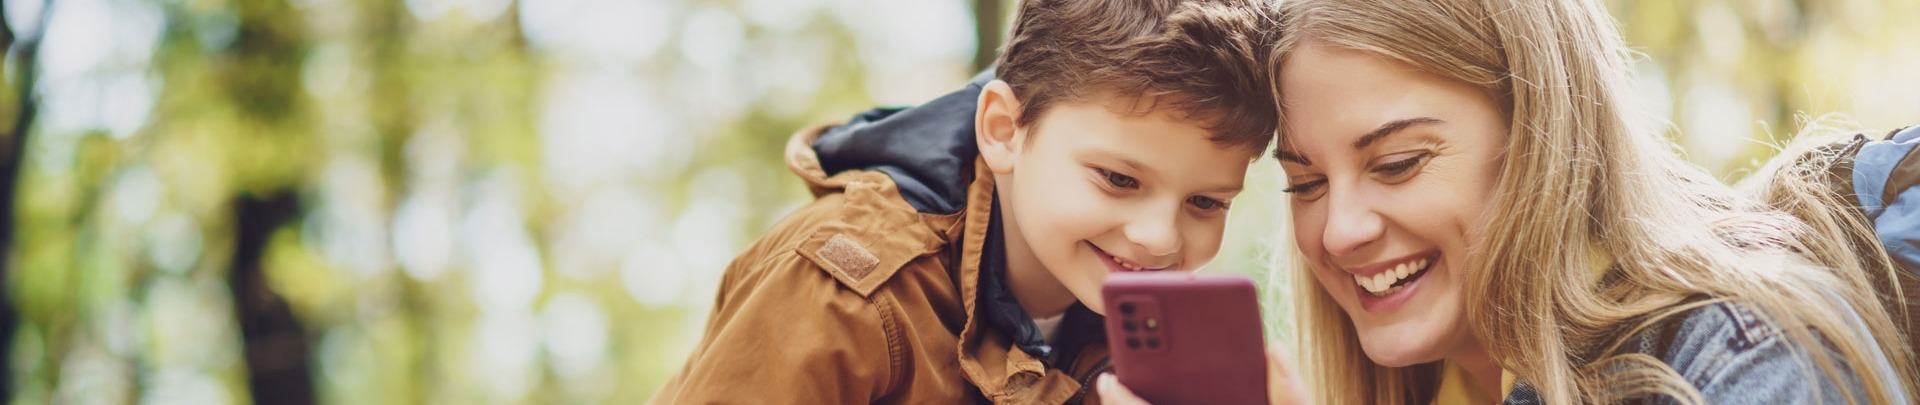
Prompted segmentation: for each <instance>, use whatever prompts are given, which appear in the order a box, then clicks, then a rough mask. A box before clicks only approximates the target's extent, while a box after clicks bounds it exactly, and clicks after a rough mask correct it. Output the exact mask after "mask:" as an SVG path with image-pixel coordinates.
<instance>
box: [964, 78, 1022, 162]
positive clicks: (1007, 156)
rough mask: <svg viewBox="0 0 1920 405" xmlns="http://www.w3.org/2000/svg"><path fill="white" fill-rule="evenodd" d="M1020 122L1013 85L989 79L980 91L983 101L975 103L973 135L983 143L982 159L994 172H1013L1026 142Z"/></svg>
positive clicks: (1018, 101) (1018, 106)
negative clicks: (1021, 148)
mask: <svg viewBox="0 0 1920 405" xmlns="http://www.w3.org/2000/svg"><path fill="white" fill-rule="evenodd" d="M1019 122H1020V98H1019V97H1016V96H1014V94H1013V86H1010V85H1007V82H1003V81H1000V80H994V81H991V82H987V85H986V86H985V88H982V89H981V90H980V102H979V103H975V104H974V112H973V137H974V142H975V143H977V144H979V146H980V158H981V159H983V160H985V161H986V163H987V168H988V169H991V170H993V173H994V174H1002V175H1004V174H1008V173H1012V172H1013V162H1014V160H1016V159H1015V158H1016V157H1018V156H1019V155H1020V147H1021V146H1022V145H1021V144H1022V143H1024V142H1023V141H1024V139H1021V134H1020V131H1019Z"/></svg>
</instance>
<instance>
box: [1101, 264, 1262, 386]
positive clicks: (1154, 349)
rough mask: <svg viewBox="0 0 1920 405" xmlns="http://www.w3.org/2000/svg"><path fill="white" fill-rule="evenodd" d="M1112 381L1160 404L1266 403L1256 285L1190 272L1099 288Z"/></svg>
mask: <svg viewBox="0 0 1920 405" xmlns="http://www.w3.org/2000/svg"><path fill="white" fill-rule="evenodd" d="M1101 295H1102V296H1103V297H1104V298H1105V304H1104V305H1105V308H1106V314H1107V325H1106V329H1107V345H1108V347H1110V348H1112V349H1111V351H1112V353H1113V365H1114V373H1115V376H1116V377H1118V380H1119V382H1120V383H1121V384H1122V385H1125V386H1126V387H1127V388H1128V389H1130V390H1132V391H1133V393H1134V394H1137V395H1139V397H1140V398H1142V399H1145V400H1147V401H1149V402H1152V403H1158V404H1261V403H1266V402H1267V383H1268V382H1267V360H1266V353H1265V348H1264V344H1263V342H1264V338H1263V337H1262V333H1261V326H1260V325H1261V324H1260V304H1259V301H1258V299H1257V295H1256V294H1255V292H1254V288H1253V280H1251V279H1248V278H1246V277H1243V276H1235V275H1211V274H1209V275H1202V274H1194V273H1190V272H1180V273H1173V272H1153V273H1115V274H1112V275H1109V276H1108V277H1107V280H1106V283H1105V284H1104V285H1102V286H1101Z"/></svg>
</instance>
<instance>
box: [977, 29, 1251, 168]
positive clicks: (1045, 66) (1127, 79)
mask: <svg viewBox="0 0 1920 405" xmlns="http://www.w3.org/2000/svg"><path fill="white" fill-rule="evenodd" d="M1272 27H1273V19H1272V18H1271V17H1270V14H1269V11H1268V7H1267V6H1266V5H1265V4H1264V3H1263V2H1262V1H1261V0H1024V1H1021V2H1020V9H1019V11H1018V13H1017V14H1015V16H1014V22H1013V34H1012V35H1011V36H1010V37H1009V38H1008V40H1007V43H1006V45H1005V47H1003V48H1001V51H1000V59H999V61H998V62H996V63H995V65H996V66H997V67H996V68H995V70H994V75H995V76H997V77H998V78H999V79H1000V80H1002V81H1005V82H1007V85H1008V86H1010V87H1012V88H1013V92H1014V94H1016V95H1017V96H1018V97H1020V100H1021V102H1022V107H1021V111H1020V120H1019V122H1018V124H1019V125H1020V126H1023V127H1024V126H1029V125H1032V124H1033V123H1034V122H1036V121H1037V120H1038V119H1039V118H1040V115H1041V114H1042V113H1044V112H1045V111H1046V109H1047V108H1048V107H1050V106H1052V104H1053V103H1056V102H1062V101H1083V100H1086V99H1088V98H1091V97H1103V96H1115V97H1124V98H1131V99H1133V100H1134V102H1135V103H1134V104H1133V107H1134V108H1132V111H1133V112H1135V113H1149V112H1153V111H1157V110H1160V109H1162V108H1172V110H1171V111H1173V112H1177V113H1180V114H1182V115H1183V116H1184V117H1185V119H1190V120H1196V121H1200V122H1203V123H1204V125H1205V126H1206V128H1207V129H1208V130H1209V131H1211V132H1213V138H1212V139H1213V140H1214V141H1215V142H1218V143H1220V144H1222V145H1228V146H1232V147H1235V148H1247V149H1250V150H1254V151H1261V150H1265V149H1266V148H1267V145H1268V144H1270V143H1271V142H1272V141H1273V137H1274V130H1275V126H1276V125H1278V117H1277V116H1276V115H1277V114H1278V110H1277V108H1275V105H1274V97H1273V95H1272V86H1270V85H1269V79H1268V75H1267V62H1266V58H1265V57H1264V55H1265V54H1264V53H1263V52H1265V50H1266V49H1267V45H1266V44H1267V42H1269V41H1270V40H1271V38H1272V34H1273V33H1271V32H1269V31H1270V30H1272Z"/></svg>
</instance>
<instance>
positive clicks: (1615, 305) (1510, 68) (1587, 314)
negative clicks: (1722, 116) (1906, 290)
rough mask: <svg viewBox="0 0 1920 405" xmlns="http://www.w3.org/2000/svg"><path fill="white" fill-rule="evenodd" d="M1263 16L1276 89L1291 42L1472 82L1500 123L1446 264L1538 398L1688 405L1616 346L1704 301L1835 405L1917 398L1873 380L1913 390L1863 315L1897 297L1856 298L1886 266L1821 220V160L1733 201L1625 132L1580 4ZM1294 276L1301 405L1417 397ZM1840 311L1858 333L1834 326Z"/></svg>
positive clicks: (1620, 104)
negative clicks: (1270, 33) (1482, 194)
mask: <svg viewBox="0 0 1920 405" xmlns="http://www.w3.org/2000/svg"><path fill="white" fill-rule="evenodd" d="M1280 19H1281V30H1282V34H1281V37H1280V38H1279V39H1278V41H1277V42H1276V45H1275V52H1274V53H1273V55H1272V58H1271V60H1270V63H1271V66H1274V67H1275V68H1274V70H1273V71H1274V74H1275V75H1276V78H1275V80H1273V81H1272V83H1273V84H1274V86H1275V94H1276V97H1278V96H1277V95H1278V94H1280V92H1284V91H1286V89H1283V88H1279V86H1280V81H1279V80H1278V77H1277V75H1279V74H1281V73H1282V71H1281V69H1282V68H1281V67H1280V66H1281V62H1283V61H1284V60H1285V58H1286V57H1287V55H1288V51H1289V50H1291V49H1293V48H1294V47H1295V46H1298V45H1299V44H1300V43H1302V41H1305V40H1309V39H1311V40H1313V41H1317V42H1318V43H1322V44H1326V45H1329V46H1335V47H1342V48H1349V49H1355V50H1359V51H1364V52H1368V53H1371V54H1374V55H1377V56H1380V57H1383V58H1385V59H1388V60H1393V61H1397V62H1399V63H1404V64H1407V65H1409V66H1412V67H1415V68H1418V69H1421V70H1423V71H1426V72H1430V73H1433V74H1437V75H1439V76H1442V77H1445V78H1448V79H1451V80H1455V81H1459V82H1463V83H1467V84H1471V85H1473V86H1476V87H1478V88H1480V89H1482V90H1484V91H1486V92H1487V94H1489V95H1490V96H1491V97H1492V98H1493V99H1494V101H1495V102H1496V103H1497V104H1498V105H1499V106H1500V107H1501V109H1502V111H1503V112H1504V113H1505V114H1506V115H1507V118H1508V119H1509V122H1508V127H1509V128H1510V129H1509V134H1508V136H1507V140H1506V144H1505V147H1506V150H1505V157H1504V160H1503V166H1502V167H1501V168H1500V170H1499V173H1500V175H1499V176H1500V177H1499V179H1498V181H1497V183H1495V186H1494V190H1493V196H1492V198H1491V199H1490V205H1489V206H1488V207H1487V210H1488V211H1487V212H1489V213H1498V215H1487V216H1486V218H1485V222H1483V224H1484V226H1485V227H1484V228H1482V232H1481V233H1480V234H1478V235H1477V236H1476V237H1477V238H1479V239H1478V240H1477V241H1475V242H1476V243H1473V244H1471V245H1470V246H1472V248H1471V249H1472V253H1471V254H1470V256H1471V257H1469V258H1467V263H1466V266H1464V268H1463V269H1462V270H1463V273H1464V274H1463V277H1462V279H1463V281H1462V282H1463V283H1464V284H1465V286H1464V287H1465V292H1466V300H1465V301H1466V302H1467V303H1468V304H1467V305H1468V308H1466V313H1467V321H1468V323H1469V324H1470V325H1471V327H1472V331H1473V333H1474V334H1475V336H1477V337H1478V338H1479V339H1480V341H1481V342H1482V344H1483V345H1484V347H1485V348H1486V349H1487V350H1488V351H1489V352H1490V353H1491V354H1492V355H1493V357H1494V359H1495V361H1496V362H1498V363H1499V365H1500V366H1501V367H1502V368H1504V369H1505V370H1507V371H1508V372H1511V373H1513V374H1515V375H1516V376H1518V377H1519V378H1520V379H1522V380H1525V381H1527V382H1528V383H1529V384H1531V385H1533V386H1534V387H1535V388H1536V389H1538V391H1539V393H1540V395H1541V398H1542V399H1544V400H1546V401H1547V402H1548V403H1571V402H1601V403H1606V402H1618V401H1622V400H1626V399H1630V398H1636V397H1643V396H1646V395H1656V394H1657V395H1665V396H1669V397H1671V398H1674V399H1677V400H1679V401H1680V402H1683V403H1699V402H1704V401H1703V399H1702V398H1701V396H1700V392H1699V390H1698V389H1696V388H1695V387H1693V386H1692V385H1691V384H1689V383H1687V382H1686V381H1685V380H1684V379H1682V378H1681V377H1680V376H1679V375H1678V374H1677V373H1675V372H1674V370H1672V369H1671V368H1669V367H1667V366H1666V365H1665V364H1664V362H1662V361H1661V360H1660V359H1658V358H1655V357H1653V356H1650V355H1647V354H1620V353H1619V352H1617V351H1616V350H1615V349H1617V348H1620V347H1622V345H1623V343H1625V342H1626V341H1627V340H1628V339H1629V338H1630V337H1631V336H1633V335H1635V334H1637V333H1640V332H1642V331H1646V330H1649V328H1651V327H1652V326H1653V325H1655V324H1656V323H1660V322H1663V321H1677V320H1678V317H1679V316H1682V315H1684V314H1685V313H1686V312H1687V311H1688V310H1691V309H1695V308H1698V307H1700V306H1703V305H1709V304H1713V303H1718V302H1734V303H1737V304H1739V305H1742V306H1744V307H1746V308H1748V309H1751V310H1753V311H1754V312H1756V313H1759V314H1760V315H1761V316H1763V317H1766V318H1767V319H1769V320H1770V321H1771V322H1773V324H1774V325H1775V326H1777V327H1778V330H1780V331H1781V332H1782V337H1783V338H1785V339H1789V342H1791V343H1793V345H1794V346H1795V347H1797V348H1802V349H1813V350H1801V351H1802V352H1805V353H1804V355H1806V357H1807V358H1809V359H1811V361H1812V363H1813V364H1811V365H1809V366H1810V367H1814V369H1816V370H1821V371H1822V372H1823V373H1824V374H1822V375H1824V376H1828V377H1831V378H1833V379H1834V380H1841V379H1842V378H1841V377H1840V376H1843V375H1848V374H1851V375H1855V376H1859V377H1860V379H1861V380H1862V381H1861V382H1862V383H1863V385H1864V387H1865V388H1866V391H1865V394H1866V395H1865V397H1864V398H1859V397H1852V396H1851V395H1850V394H1847V395H1848V397H1847V398H1848V400H1849V402H1860V401H1866V402H1871V403H1887V402H1892V401H1893V400H1895V399H1896V398H1899V397H1897V396H1898V395H1903V394H1900V392H1902V391H1904V392H1905V394H1904V396H1905V397H1904V398H1902V399H1905V400H1907V401H1915V400H1916V398H1915V397H1914V395H1916V393H1920V391H1916V390H1915V389H1913V388H1914V387H1907V388H1906V389H1904V390H1900V389H1899V388H1900V387H1897V386H1889V385H1888V384H1908V385H1912V383H1910V382H1911V381H1916V379H1915V376H1916V374H1915V370H1914V360H1913V357H1914V354H1913V353H1912V349H1911V348H1908V347H1905V346H1906V340H1905V336H1906V335H1905V334H1904V331H1903V330H1902V329H1901V328H1897V327H1896V326H1895V324H1894V323H1893V321H1892V318H1891V317H1890V315H1889V309H1888V306H1886V305H1884V304H1883V300H1886V301H1893V302H1897V301H1899V300H1901V299H1902V298H1901V296H1900V292H1899V291H1897V290H1895V291H1892V292H1890V293H1889V294H1892V295H1891V296H1883V295H1880V294H1876V293H1875V291H1877V290H1876V289H1875V288H1874V287H1873V286H1874V285H1875V284H1876V283H1881V282H1888V281H1887V280H1890V279H1891V278H1892V277H1893V274H1894V273H1893V272H1895V271H1897V269H1895V268H1894V267H1893V265H1892V264H1891V262H1890V261H1889V259H1888V258H1887V255H1886V253H1885V251H1884V250H1882V249H1881V248H1880V246H1879V245H1878V244H1877V243H1874V242H1873V241H1874V239H1873V237H1872V230H1871V229H1870V228H1869V225H1868V224H1866V223H1864V222H1863V221H1860V220H1858V217H1857V214H1854V215H1848V214H1847V213H1845V212H1844V211H1841V210H1846V209H1851V208H1849V207H1847V206H1846V205H1845V204H1846V203H1845V202H1844V199H1843V198H1841V197H1840V195H1839V194H1837V193H1836V192H1834V191H1833V189H1831V188H1829V187H1827V186H1826V184H1825V183H1824V182H1821V181H1819V180H1820V179H1821V177H1820V176H1823V175H1824V173H1820V172H1819V170H1816V169H1815V167H1816V166H1817V165H1811V164H1803V163H1805V162H1809V161H1822V160H1820V159H1796V158H1795V157H1794V156H1793V155H1792V154H1791V153H1789V154H1787V155H1789V156H1784V157H1781V158H1777V159H1776V162H1786V163H1785V164H1774V165H1769V166H1768V167H1767V168H1766V169H1764V170H1763V171H1762V173H1760V174H1756V177H1755V179H1754V180H1753V181H1752V182H1753V183H1754V184H1755V185H1754V186H1753V190H1754V191H1753V193H1752V194H1753V195H1745V194H1741V193H1740V192H1737V191H1736V190H1735V189H1734V188H1732V187H1729V186H1727V185H1725V184H1723V183H1721V182H1720V181H1718V180H1716V179H1714V178H1713V177H1712V176H1710V175H1709V174H1707V173H1706V172H1704V171H1703V170H1701V169H1700V168H1699V167H1697V166H1695V165H1692V164H1691V163H1688V162H1686V161H1685V160H1684V159H1682V158H1681V157H1680V156H1679V155H1678V154H1677V153H1676V151H1675V150H1674V146H1673V144H1672V143H1671V141H1668V140H1667V139H1666V138H1664V137H1663V136H1662V135H1661V134H1660V133H1659V131H1658V130H1657V128H1656V127H1649V126H1643V125H1638V124H1639V122H1637V119H1636V118H1635V117H1639V116H1641V115H1640V114H1639V112H1638V111H1635V110H1634V109H1633V108H1631V107H1630V106H1631V105H1632V103H1631V100H1632V97H1633V96H1632V94H1633V93H1631V89H1632V87H1631V82H1630V80H1631V77H1630V76H1629V74H1628V71H1629V68H1628V56H1629V55H1628V53H1627V52H1628V51H1627V48H1626V46H1625V43H1624V41H1623V40H1622V39H1621V38H1620V35H1619V33H1618V31H1617V29H1616V28H1615V26H1614V22H1613V21H1612V19H1611V18H1610V17H1609V16H1608V15H1607V13H1606V11H1605V9H1603V8H1602V7H1601V5H1600V4H1598V2H1597V1H1590V0H1434V1H1375V0H1288V1H1285V2H1283V3H1282V4H1281V5H1280ZM1280 108H1281V113H1280V119H1281V123H1282V124H1281V131H1282V132H1281V138H1280V139H1281V142H1282V144H1283V145H1284V144H1285V142H1286V137H1287V134H1286V133H1285V128H1286V125H1285V121H1286V111H1285V110H1286V106H1284V105H1281V106H1280ZM1805 149H1807V150H1806V151H1798V152H1804V153H1805V154H1804V156H1811V154H1814V153H1815V152H1811V148H1805ZM1815 157H1817V156H1815ZM1860 241H1865V242H1860ZM1296 246H1297V245H1296ZM1588 247H1590V248H1588ZM1595 255H1605V256H1603V257H1595ZM1606 257H1610V258H1611V259H1612V260H1613V263H1615V265H1614V266H1613V267H1611V268H1609V269H1607V271H1606V274H1605V275H1604V277H1603V281H1601V282H1598V283H1595V282H1594V281H1593V279H1592V278H1591V277H1589V274H1587V273H1588V271H1586V270H1583V269H1587V268H1589V266H1591V264H1590V263H1594V262H1603V261H1604V260H1606ZM1294 265H1295V267H1296V269H1294V270H1292V271H1291V272H1292V273H1294V274H1295V275H1296V276H1295V277H1294V278H1295V280H1296V281H1295V282H1294V283H1293V284H1294V285H1295V294H1294V296H1295V297H1298V298H1296V302H1295V310H1296V311H1298V313H1299V315H1300V316H1299V317H1298V318H1297V319H1299V320H1300V322H1301V325H1299V330H1300V331H1301V333H1300V337H1301V342H1300V344H1301V349H1302V350H1301V352H1302V353H1300V354H1299V357H1297V358H1300V359H1301V360H1302V365H1301V369H1302V370H1304V372H1305V373H1306V374H1307V376H1308V381H1307V386H1308V387H1313V388H1310V389H1312V390H1316V392H1314V393H1313V394H1315V397H1316V399H1317V402H1322V403H1340V404H1345V403H1384V404H1393V403H1425V402H1429V401H1431V400H1432V397H1433V395H1434V393H1435V391H1436V390H1437V387H1438V380H1439V375H1440V372H1439V369H1438V366H1437V365H1435V364H1427V365H1421V366H1414V367H1401V368H1390V367H1382V366H1379V365H1376V364H1375V363H1373V362H1372V361H1370V360H1368V359H1367V357H1366V356H1365V354H1364V353H1362V352H1361V349H1360V345H1359V340H1358V337H1357V336H1356V334H1355V331H1354V329H1353V326H1352V323H1351V322H1350V321H1349V320H1348V319H1347V318H1346V316H1345V315H1344V313H1343V312H1341V310H1340V308H1339V307H1338V304H1336V303H1335V302H1334V301H1333V299H1332V297H1331V296H1329V295H1328V294H1327V292H1326V291H1324V289H1322V288H1319V286H1318V285H1317V284H1315V283H1314V282H1313V281H1312V278H1311V276H1310V275H1306V273H1307V271H1308V270H1306V266H1305V263H1304V262H1300V261H1296V262H1295V263H1294ZM1702 297H1704V299H1702ZM1850 311H1852V312H1851V313H1857V314H1858V315H1859V317H1858V318H1857V319H1859V320H1864V322H1865V324H1866V330H1865V331H1861V330H1857V329H1856V328H1854V327H1853V326H1852V324H1850V323H1849V320H1850V319H1854V318H1853V316H1851V315H1849V313H1850ZM1816 334H1817V335H1818V336H1816ZM1823 347H1825V348H1830V349H1831V352H1829V351H1827V350H1819V348H1823ZM1880 355H1885V356H1886V357H1887V358H1889V359H1890V360H1891V362H1892V364H1893V365H1894V368H1895V372H1896V373H1897V374H1898V375H1897V376H1893V377H1896V378H1894V379H1893V382H1891V383H1889V382H1887V381H1888V380H1886V379H1884V377H1885V376H1883V375H1881V374H1880V372H1878V371H1876V369H1874V368H1873V367H1874V365H1875V364H1877V363H1875V362H1874V361H1873V360H1874V359H1875V358H1876V357H1877V356H1880ZM1812 382H1813V381H1809V383H1812ZM1903 382H1906V383H1903ZM1843 394H1845V393H1843Z"/></svg>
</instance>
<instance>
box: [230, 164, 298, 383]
mask: <svg viewBox="0 0 1920 405" xmlns="http://www.w3.org/2000/svg"><path fill="white" fill-rule="evenodd" d="M233 212H234V219H235V222H234V224H235V226H234V228H235V229H234V233H235V235H234V236H235V238H234V240H235V245H234V249H233V261H232V262H231V265H232V266H233V268H232V269H231V271H230V272H229V273H228V274H227V277H228V279H227V287H228V288H229V289H230V290H231V292H232V294H233V310H234V313H235V314H234V315H235V316H236V317H237V318H238V319H239V323H240V336H241V338H242V345H243V346H244V347H245V348H246V352H245V355H246V358H247V388H248V390H249V391H251V393H252V394H253V401H254V402H255V403H262V404H312V403H314V390H313V371H312V370H313V365H312V364H311V363H312V361H311V360H310V359H312V357H313V356H312V355H311V354H310V353H309V351H310V350H311V349H309V345H308V344H307V343H308V342H307V340H308V339H307V335H306V329H305V328H303V327H301V326H300V322H299V320H298V319H296V318H294V316H293V309H292V308H291V307H290V306H288V305H287V302H286V300H282V299H280V296H279V295H278V294H275V293H274V292H273V290H272V289H269V288H268V286H267V278H266V273H265V272H264V271H263V269H262V267H263V266H264V261H265V260H264V259H265V258H266V251H267V245H268V243H267V241H268V240H269V237H270V236H272V235H273V231H274V230H275V229H279V228H280V227H281V226H285V225H286V224H288V223H291V222H293V221H294V220H295V219H298V218H299V215H300V202H299V200H298V199H296V198H295V197H294V193H292V192H281V193H278V194H275V195H272V196H268V197H264V198H262V197H254V196H244V197H241V198H239V200H237V201H235V202H234V210H233Z"/></svg>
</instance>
